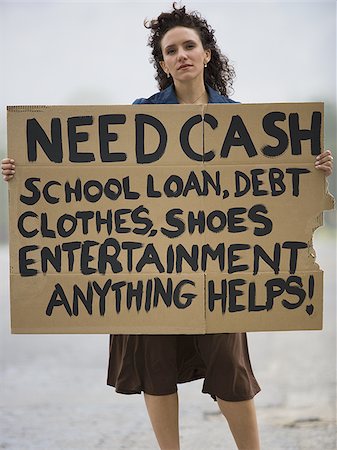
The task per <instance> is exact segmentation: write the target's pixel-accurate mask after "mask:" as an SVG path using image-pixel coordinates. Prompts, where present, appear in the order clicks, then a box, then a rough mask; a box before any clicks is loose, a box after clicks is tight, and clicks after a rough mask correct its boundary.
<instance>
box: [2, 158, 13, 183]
mask: <svg viewBox="0 0 337 450" xmlns="http://www.w3.org/2000/svg"><path fill="white" fill-rule="evenodd" d="M1 169H2V175H3V179H4V180H5V181H9V180H11V179H12V178H13V176H14V174H15V163H14V159H10V158H5V159H3V160H2V161H1Z"/></svg>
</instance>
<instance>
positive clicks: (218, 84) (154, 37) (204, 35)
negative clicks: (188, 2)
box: [144, 2, 235, 96]
mask: <svg viewBox="0 0 337 450" xmlns="http://www.w3.org/2000/svg"><path fill="white" fill-rule="evenodd" d="M144 26H145V27H146V28H148V29H150V30H151V34H150V36H149V40H148V45H149V46H150V47H151V48H152V57H151V59H150V62H151V63H153V66H154V68H155V69H156V72H157V74H156V76H155V79H156V80H157V82H158V86H159V89H160V90H163V89H165V88H167V87H168V86H169V85H170V84H172V83H173V80H172V77H170V78H167V75H166V73H165V72H164V70H163V69H162V67H161V65H160V61H163V59H164V57H163V53H162V51H161V40H162V38H163V36H164V34H165V33H166V32H167V31H169V30H170V29H171V28H174V27H177V26H182V27H188V28H193V29H194V30H195V31H196V32H197V33H198V34H199V37H200V40H201V43H202V45H203V48H204V49H205V50H211V60H210V62H209V63H208V64H207V67H206V68H205V69H204V70H205V72H204V79H205V83H207V84H209V85H210V86H211V87H212V88H213V89H215V90H216V91H218V92H220V94H222V95H225V96H228V95H229V93H232V91H233V89H232V84H233V79H234V78H235V72H234V68H233V67H232V66H231V65H230V64H229V60H228V58H227V57H226V56H225V55H223V54H222V53H221V50H220V48H219V47H218V45H217V43H216V39H215V37H214V30H213V28H212V27H211V26H210V25H208V23H207V22H206V20H205V19H203V18H202V17H201V15H200V13H198V12H197V11H192V12H189V13H187V12H186V7H185V6H183V7H181V8H178V7H176V2H174V3H173V10H172V12H163V13H161V14H160V15H159V16H158V17H157V19H153V20H150V21H147V20H144Z"/></svg>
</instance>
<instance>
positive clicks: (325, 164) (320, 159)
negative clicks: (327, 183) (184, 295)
mask: <svg viewBox="0 0 337 450" xmlns="http://www.w3.org/2000/svg"><path fill="white" fill-rule="evenodd" d="M315 167H316V169H320V170H323V172H324V175H325V176H326V177H328V176H329V175H331V174H332V169H333V156H332V154H331V152H330V150H326V151H325V152H323V153H321V154H320V155H318V156H317V157H316V162H315Z"/></svg>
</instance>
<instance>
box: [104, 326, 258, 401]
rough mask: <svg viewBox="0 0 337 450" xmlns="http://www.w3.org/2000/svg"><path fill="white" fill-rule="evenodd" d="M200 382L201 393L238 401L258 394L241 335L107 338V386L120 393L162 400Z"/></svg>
mask: <svg viewBox="0 0 337 450" xmlns="http://www.w3.org/2000/svg"><path fill="white" fill-rule="evenodd" d="M199 378H205V380H204V384H203V387H202V392H203V393H207V394H210V395H211V397H212V398H213V399H214V400H216V397H219V398H221V399H223V400H227V401H234V402H235V401H242V400H249V399H251V398H253V397H254V396H255V395H256V394H257V393H258V392H259V391H260V386H259V385H258V383H257V381H256V379H255V377H254V374H253V371H252V367H251V363H250V359H249V353H248V346H247V336H246V333H222V334H203V335H111V336H110V357H109V367H108V379H107V384H108V385H110V386H114V387H115V390H116V392H118V393H122V394H140V393H141V392H145V393H147V394H152V395H167V394H173V393H174V392H177V383H186V382H187V381H192V380H197V379H199Z"/></svg>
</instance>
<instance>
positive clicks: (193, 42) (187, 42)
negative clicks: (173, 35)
mask: <svg viewBox="0 0 337 450" xmlns="http://www.w3.org/2000/svg"><path fill="white" fill-rule="evenodd" d="M190 42H191V43H192V44H195V41H193V39H188V40H187V41H185V42H183V45H185V44H189V43H190ZM175 45H176V44H168V45H167V46H166V47H165V50H167V49H168V48H170V47H175Z"/></svg>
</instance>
